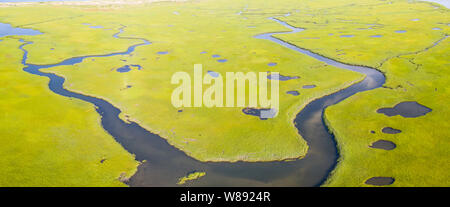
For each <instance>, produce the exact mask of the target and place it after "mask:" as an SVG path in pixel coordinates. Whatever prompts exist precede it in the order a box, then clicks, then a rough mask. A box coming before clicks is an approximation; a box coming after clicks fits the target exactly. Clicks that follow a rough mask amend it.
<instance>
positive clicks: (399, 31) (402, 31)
mask: <svg viewBox="0 0 450 207" xmlns="http://www.w3.org/2000/svg"><path fill="white" fill-rule="evenodd" d="M395 32H396V33H405V32H406V30H397V31H395Z"/></svg>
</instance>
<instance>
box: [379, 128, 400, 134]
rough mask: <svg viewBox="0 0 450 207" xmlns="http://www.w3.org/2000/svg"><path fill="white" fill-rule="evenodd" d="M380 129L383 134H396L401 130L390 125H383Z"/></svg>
mask: <svg viewBox="0 0 450 207" xmlns="http://www.w3.org/2000/svg"><path fill="white" fill-rule="evenodd" d="M381 131H382V132H383V133H385V134H398V133H401V132H402V130H400V129H394V128H392V127H384V128H383V129H382V130H381Z"/></svg>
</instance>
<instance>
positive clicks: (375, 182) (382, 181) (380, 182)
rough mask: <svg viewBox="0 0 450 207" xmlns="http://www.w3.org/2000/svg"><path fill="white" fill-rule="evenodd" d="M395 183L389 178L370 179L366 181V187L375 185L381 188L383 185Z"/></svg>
mask: <svg viewBox="0 0 450 207" xmlns="http://www.w3.org/2000/svg"><path fill="white" fill-rule="evenodd" d="M394 182H395V179H394V178H391V177H372V178H370V179H368V180H366V182H365V183H366V184H367V185H375V186H383V185H391V184H392V183H394Z"/></svg>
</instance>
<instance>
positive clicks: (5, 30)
mask: <svg viewBox="0 0 450 207" xmlns="http://www.w3.org/2000/svg"><path fill="white" fill-rule="evenodd" d="M40 34H43V33H41V32H39V31H37V30H34V29H24V28H18V27H12V26H11V25H10V24H5V23H0V37H5V36H11V35H40Z"/></svg>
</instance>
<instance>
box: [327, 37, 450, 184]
mask: <svg viewBox="0 0 450 207" xmlns="http://www.w3.org/2000/svg"><path fill="white" fill-rule="evenodd" d="M449 42H450V41H449V40H448V39H446V40H445V41H444V42H442V43H441V44H439V45H438V46H436V47H434V48H432V49H430V50H429V51H426V52H422V53H419V54H418V55H407V56H401V57H400V58H394V59H391V60H389V61H388V62H386V63H385V64H384V65H383V67H382V70H383V71H393V72H395V73H396V76H395V79H394V80H393V81H392V82H391V83H388V84H387V86H392V87H395V88H394V89H389V88H383V89H377V90H374V91H371V92H367V93H363V94H359V95H357V96H354V97H351V98H350V99H348V100H346V101H344V102H343V103H341V104H339V105H336V106H333V107H330V108H329V109H328V110H327V111H326V117H327V120H328V122H329V123H330V125H331V126H332V128H333V131H334V132H335V134H336V137H337V141H338V143H339V147H340V149H341V156H342V157H341V160H342V162H341V164H340V165H339V166H338V168H337V169H336V170H335V172H334V173H333V176H332V177H331V179H330V180H329V182H328V185H329V186H362V185H363V182H364V181H365V180H366V179H368V178H370V177H373V176H387V177H394V178H395V179H396V181H395V183H394V184H393V186H449V185H450V181H449V180H448V172H449V170H450V167H449V165H448V155H449V153H450V150H449V146H450V140H449V139H448V137H450V134H449V131H448V130H447V129H448V128H449V127H450V125H449V122H448V117H450V110H449V109H448V107H447V102H448V100H449V97H450V91H449V90H448V84H449V80H448V74H447V73H448V69H449V68H450V67H449V65H450V61H449V60H448V53H449ZM396 86H401V87H396ZM380 97H383V98H380ZM402 101H417V102H419V103H420V104H423V105H425V106H427V107H429V108H431V109H433V111H432V112H431V113H429V114H427V115H425V116H422V117H418V118H403V117H401V116H394V117H387V116H385V115H383V114H379V113H376V110H377V109H378V108H381V107H392V106H394V105H395V104H397V103H399V102H402ZM349 109H351V110H349ZM344 123H345V124H344ZM354 126H358V127H354ZM384 127H393V128H396V129H400V130H402V132H401V133H399V134H395V135H390V134H383V133H382V132H381V129H382V128H384ZM371 130H374V131H376V133H375V134H371V133H370V131H371ZM379 139H385V140H390V141H392V142H394V143H395V144H396V145H397V148H396V149H394V150H392V151H384V150H377V149H371V148H369V147H368V146H369V145H370V144H371V143H372V142H374V141H377V140H379Z"/></svg>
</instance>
